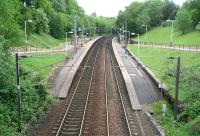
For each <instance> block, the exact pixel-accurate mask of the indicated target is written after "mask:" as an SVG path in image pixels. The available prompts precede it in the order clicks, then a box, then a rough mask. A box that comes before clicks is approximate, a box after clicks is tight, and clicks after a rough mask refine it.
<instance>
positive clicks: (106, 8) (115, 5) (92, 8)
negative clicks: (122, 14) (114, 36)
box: [77, 0, 186, 17]
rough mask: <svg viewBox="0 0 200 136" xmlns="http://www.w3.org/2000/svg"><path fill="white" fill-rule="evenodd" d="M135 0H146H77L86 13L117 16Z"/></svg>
mask: <svg viewBox="0 0 200 136" xmlns="http://www.w3.org/2000/svg"><path fill="white" fill-rule="evenodd" d="M133 1H145V0H77V2H78V4H79V6H81V7H82V8H83V9H84V10H85V12H86V14H88V15H91V14H92V13H93V12H96V13H97V16H105V17H116V16H117V15H118V12H119V11H120V10H124V8H125V7H126V6H128V5H129V4H130V3H131V2H133ZM173 1H174V2H175V3H176V4H178V5H180V6H182V4H183V3H184V2H185V1H186V0H173Z"/></svg>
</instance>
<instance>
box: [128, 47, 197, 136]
mask: <svg viewBox="0 0 200 136" xmlns="http://www.w3.org/2000/svg"><path fill="white" fill-rule="evenodd" d="M129 49H130V50H131V51H132V52H133V53H134V54H136V55H137V46H129ZM168 56H180V57H181V72H182V73H181V78H180V91H179V99H180V100H181V101H182V102H184V103H185V105H186V106H187V108H189V107H190V109H189V110H188V112H186V113H187V115H188V116H189V119H188V123H187V124H183V123H180V122H179V123H177V126H176V125H175V126H173V123H172V120H173V117H172V111H170V108H169V110H168V115H167V118H166V119H165V120H164V119H163V118H162V113H161V105H162V103H163V102H158V103H155V104H153V105H151V106H152V107H153V109H154V112H155V115H157V116H156V118H157V119H158V122H159V123H160V124H162V126H163V127H164V128H165V131H166V132H167V134H168V135H170V136H191V135H194V132H191V131H196V130H192V129H195V127H194V126H195V125H196V124H197V126H199V125H200V119H199V118H200V115H199V109H198V106H197V105H198V104H199V94H200V84H199V82H200V78H199V77H200V72H199V71H200V61H199V58H200V53H197V52H183V51H174V50H167V49H158V48H144V47H141V48H140V59H141V61H142V62H143V63H144V64H145V65H147V66H148V67H149V68H150V69H151V70H152V71H153V72H154V73H155V74H156V76H157V77H158V78H159V79H161V80H162V82H164V83H165V84H166V85H167V86H168V88H169V93H170V94H171V95H172V96H174V94H175V78H174V77H169V76H167V75H166V74H165V73H166V72H167V71H173V72H175V68H176V63H175V61H174V60H173V61H171V60H168V59H167V58H168ZM196 122H198V123H196ZM194 124H195V125H194ZM190 128H191V129H190ZM190 132H191V133H192V134H191V133H190Z"/></svg>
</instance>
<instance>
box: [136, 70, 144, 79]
mask: <svg viewBox="0 0 200 136" xmlns="http://www.w3.org/2000/svg"><path fill="white" fill-rule="evenodd" d="M137 72H138V73H139V75H140V76H141V77H144V76H143V75H142V73H141V72H140V71H139V69H138V68H137Z"/></svg>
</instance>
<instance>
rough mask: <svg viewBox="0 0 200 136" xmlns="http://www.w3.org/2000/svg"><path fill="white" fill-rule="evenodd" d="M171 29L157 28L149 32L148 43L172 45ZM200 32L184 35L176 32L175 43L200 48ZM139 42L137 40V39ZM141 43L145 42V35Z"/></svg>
mask: <svg viewBox="0 0 200 136" xmlns="http://www.w3.org/2000/svg"><path fill="white" fill-rule="evenodd" d="M170 37H171V27H156V28H153V29H151V30H150V31H148V33H147V42H153V43H170ZM199 37H200V31H193V32H189V33H187V34H184V35H182V33H181V32H180V31H177V30H174V33H173V43H174V44H185V45H192V46H196V45H198V46H200V38H199ZM135 40H137V39H135ZM140 40H141V41H145V34H143V35H141V36H140Z"/></svg>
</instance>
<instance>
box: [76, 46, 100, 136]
mask: <svg viewBox="0 0 200 136" xmlns="http://www.w3.org/2000/svg"><path fill="white" fill-rule="evenodd" d="M98 53H99V46H98V49H97V54H96V56H95V60H94V66H93V69H92V75H91V79H90V85H89V89H88V94H87V100H86V104H85V108H84V113H83V119H82V121H81V128H80V131H79V136H81V134H82V129H83V124H84V120H85V114H86V110H87V106H88V99H89V95H90V90H91V85H92V81H93V76H94V70H95V66H96V60H97V56H98Z"/></svg>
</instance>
